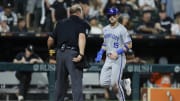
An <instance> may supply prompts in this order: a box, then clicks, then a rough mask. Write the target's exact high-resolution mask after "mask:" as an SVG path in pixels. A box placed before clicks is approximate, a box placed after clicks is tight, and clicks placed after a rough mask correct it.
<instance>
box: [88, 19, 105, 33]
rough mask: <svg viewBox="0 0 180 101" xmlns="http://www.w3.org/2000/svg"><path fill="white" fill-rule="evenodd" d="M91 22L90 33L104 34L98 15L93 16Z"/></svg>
mask: <svg viewBox="0 0 180 101" xmlns="http://www.w3.org/2000/svg"><path fill="white" fill-rule="evenodd" d="M89 23H90V26H91V30H90V34H102V25H101V24H99V23H98V19H97V18H96V17H92V18H91V19H90V21H89Z"/></svg>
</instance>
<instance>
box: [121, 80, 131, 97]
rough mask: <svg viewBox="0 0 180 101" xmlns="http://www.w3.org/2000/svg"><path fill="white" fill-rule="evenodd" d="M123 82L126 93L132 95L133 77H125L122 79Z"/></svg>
mask: <svg viewBox="0 0 180 101" xmlns="http://www.w3.org/2000/svg"><path fill="white" fill-rule="evenodd" d="M121 84H122V86H123V88H124V89H125V90H126V94H127V95H128V96H130V95H131V79H130V78H125V79H123V80H122V81H121Z"/></svg>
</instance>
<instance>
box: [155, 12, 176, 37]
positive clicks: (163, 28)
mask: <svg viewBox="0 0 180 101" xmlns="http://www.w3.org/2000/svg"><path fill="white" fill-rule="evenodd" d="M172 23H173V20H172V19H171V18H170V17H168V16H167V15H166V11H165V10H161V11H159V19H158V20H157V21H156V24H155V27H156V29H158V30H159V31H160V32H163V34H171V24H172Z"/></svg>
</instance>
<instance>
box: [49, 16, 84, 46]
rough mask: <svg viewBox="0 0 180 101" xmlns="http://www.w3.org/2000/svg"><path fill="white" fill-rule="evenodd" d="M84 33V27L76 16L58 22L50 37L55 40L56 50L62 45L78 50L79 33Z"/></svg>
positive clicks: (82, 22)
mask: <svg viewBox="0 0 180 101" xmlns="http://www.w3.org/2000/svg"><path fill="white" fill-rule="evenodd" d="M85 32H86V26H85V25H84V21H83V20H82V19H80V18H79V17H78V16H75V15H72V16H70V18H67V19H64V20H60V21H59V22H58V23H57V25H56V28H55V30H54V32H53V33H52V34H51V35H50V36H51V37H52V38H53V39H54V40H55V42H56V44H57V47H58V48H60V47H61V45H62V44H63V43H65V44H66V45H68V46H73V47H77V48H78V37H79V33H85Z"/></svg>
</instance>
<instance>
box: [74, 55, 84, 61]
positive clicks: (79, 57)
mask: <svg viewBox="0 0 180 101" xmlns="http://www.w3.org/2000/svg"><path fill="white" fill-rule="evenodd" d="M82 58H83V57H82V56H81V55H78V56H77V57H74V58H73V59H72V61H73V62H80V61H81V59H82Z"/></svg>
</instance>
